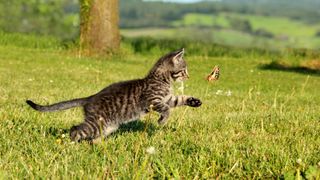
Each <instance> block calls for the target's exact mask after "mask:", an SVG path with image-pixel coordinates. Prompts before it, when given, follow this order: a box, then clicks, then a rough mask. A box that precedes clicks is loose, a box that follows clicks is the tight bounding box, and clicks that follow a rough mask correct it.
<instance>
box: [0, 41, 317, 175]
mask: <svg viewBox="0 0 320 180" xmlns="http://www.w3.org/2000/svg"><path fill="white" fill-rule="evenodd" d="M32 42H33V40H32V39H31V40H30V44H31V45H32V44H33V43H32ZM123 45H124V46H123V51H125V52H126V53H124V54H122V55H119V56H114V57H109V58H105V59H102V58H77V57H75V56H74V55H73V54H71V53H70V52H69V51H65V50H56V49H51V48H49V49H37V48H33V47H27V46H28V44H27V45H26V46H25V47H22V46H19V45H18V46H14V44H11V45H3V44H0V94H1V96H0V117H1V118H0V134H1V136H0V177H2V178H3V179H7V178H14V179H22V178H28V179H29V178H32V179H38V178H44V179H47V178H52V179H57V178H65V179H68V178H72V179H76V178H83V179H87V178H90V179H91V178H92V179H95V178H99V179H100V178H106V177H108V178H119V179H120V178H121V179H147V178H159V179H169V178H170V179H171V178H176V179H182V178H184V179H213V178H224V179H230V178H234V179H244V178H245V179H266V178H271V179H275V178H289V179H290V178H294V177H296V178H298V177H300V176H302V177H304V178H309V179H312V177H313V178H316V177H317V178H319V177H320V175H319V173H320V172H319V168H320V167H319V161H320V159H319V157H320V156H319V149H320V126H319V117H320V107H319V103H318V102H320V96H319V90H318V88H317V87H320V81H319V76H317V75H308V74H299V73H294V72H286V71H275V70H262V69H260V68H259V67H260V65H261V64H263V63H269V62H271V61H272V58H271V56H270V57H269V56H267V55H265V56H261V57H260V58H259V57H257V56H251V55H249V54H248V55H247V56H245V53H246V51H244V53H243V56H241V57H238V58H235V57H233V56H228V55H227V54H226V55H223V56H199V55H188V54H187V56H186V59H187V61H188V66H189V71H190V72H189V73H190V76H191V79H190V80H188V81H187V82H186V83H185V90H184V91H185V93H186V94H191V95H194V96H195V97H199V98H200V99H202V101H203V106H201V107H200V108H197V109H193V108H188V107H182V108H177V109H174V110H173V111H172V114H171V117H170V119H169V121H168V123H167V124H166V125H165V126H163V127H161V126H158V125H157V123H156V120H157V118H158V116H157V115H156V114H154V113H151V114H150V115H147V116H145V117H143V118H142V119H141V121H139V122H135V123H131V124H127V125H126V126H123V127H122V128H121V129H120V130H119V131H118V132H116V133H114V134H113V135H112V136H110V137H109V138H107V139H106V141H104V142H103V143H101V144H99V145H94V146H92V145H90V144H88V143H85V142H84V143H77V144H72V143H71V142H70V140H69V137H68V129H69V128H70V127H71V126H72V125H75V124H77V123H79V122H81V121H82V113H81V110H80V109H71V110H67V111H63V112H57V113H39V112H36V111H33V110H32V109H30V108H29V107H28V106H27V105H26V104H25V102H24V101H25V100H26V99H32V100H35V101H36V102H39V103H42V104H47V103H53V102H57V101H61V100H66V99H70V98H76V97H83V96H88V95H91V94H93V93H95V92H97V91H99V90H101V89H102V88H103V87H105V86H106V85H108V84H110V83H113V82H117V81H121V80H126V79H133V78H139V77H143V76H144V75H145V74H146V73H147V71H148V70H149V69H150V68H151V66H152V64H153V63H154V62H155V60H156V59H157V58H158V57H159V54H160V53H159V52H160V51H159V52H158V53H156V52H153V53H149V54H136V53H132V52H133V50H131V49H130V46H129V45H128V44H123ZM177 48H180V47H177ZM186 51H187V52H188V49H186ZM214 65H219V66H220V68H221V78H220V80H219V81H218V82H216V83H212V84H208V83H207V82H206V81H205V80H204V77H205V76H206V75H207V74H208V73H209V72H210V70H211V68H212V67H213V66H214ZM207 87H208V91H206V89H207ZM228 91H230V92H231V95H230V93H229V95H227V93H226V92H228ZM206 92H207V93H206ZM176 93H179V91H176ZM150 147H153V148H154V149H155V152H154V153H152V151H151V153H150ZM151 149H152V148H151ZM148 152H149V153H148Z"/></svg>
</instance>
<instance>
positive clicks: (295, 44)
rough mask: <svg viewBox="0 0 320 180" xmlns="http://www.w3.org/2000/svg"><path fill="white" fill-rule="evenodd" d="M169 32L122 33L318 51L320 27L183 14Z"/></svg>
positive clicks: (275, 20) (228, 15)
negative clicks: (237, 24) (247, 28)
mask: <svg viewBox="0 0 320 180" xmlns="http://www.w3.org/2000/svg"><path fill="white" fill-rule="evenodd" d="M230 19H240V20H246V21H248V22H249V23H250V25H251V27H252V31H257V30H261V29H262V30H265V31H267V32H270V33H272V34H273V36H274V37H273V38H265V37H259V36H254V35H253V34H250V33H248V32H241V31H238V30H235V29H233V27H231V25H230ZM171 25H172V26H173V27H171V28H140V29H123V30H122V34H123V35H124V36H126V37H141V36H150V37H153V38H173V39H174V38H180V39H192V40H194V39H196V40H200V41H204V42H215V43H219V44H226V45H232V46H239V47H243V46H245V47H259V48H268V49H285V48H308V49H319V47H320V37H316V33H317V32H318V31H320V24H319V25H311V24H306V23H303V22H300V21H298V20H292V19H289V18H284V17H272V16H258V15H245V14H238V13H220V14H216V15H210V14H197V13H189V14H186V15H185V16H184V17H183V18H182V19H181V20H176V21H173V22H172V23H171Z"/></svg>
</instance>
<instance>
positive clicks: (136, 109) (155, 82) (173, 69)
mask: <svg viewBox="0 0 320 180" xmlns="http://www.w3.org/2000/svg"><path fill="white" fill-rule="evenodd" d="M183 54H184V49H182V50H179V51H176V52H171V53H169V54H167V55H165V56H163V57H162V58H160V59H159V60H158V61H157V62H156V64H155V65H154V67H153V68H152V69H151V70H150V72H149V73H148V75H147V76H146V77H145V78H143V79H136V80H131V81H125V82H119V83H115V84H111V85H110V86H108V87H106V88H104V89H103V90H102V91H100V92H98V93H97V94H95V95H92V96H90V97H87V98H80V99H75V100H70V101H64V102H60V103H56V104H53V105H49V106H41V105H38V104H35V103H33V102H32V101H30V100H28V101H27V103H28V104H29V105H30V106H31V107H32V108H34V109H35V110H38V111H56V110H63V109H68V108H72V107H76V106H83V109H84V115H85V119H84V121H83V122H82V123H81V124H79V125H76V126H73V127H72V128H71V130H70V138H71V140H72V141H81V140H89V141H91V140H92V141H95V140H97V139H99V138H101V137H106V136H108V135H109V134H111V133H113V132H114V131H116V130H117V129H118V127H119V126H120V125H121V124H123V123H127V122H130V121H134V120H137V119H138V118H139V117H140V116H141V115H143V114H146V113H148V112H149V111H150V110H151V109H150V108H152V110H154V111H156V112H158V113H159V114H160V118H159V120H158V123H159V124H164V123H165V122H166V121H167V119H168V117H169V115H170V108H173V107H177V106H184V105H187V106H191V107H198V106H200V105H201V101H200V100H199V99H196V98H193V97H191V96H184V95H183V96H175V95H173V94H172V91H171V89H172V82H173V81H183V80H186V79H188V78H189V75H188V72H187V65H186V62H185V60H184V59H183Z"/></svg>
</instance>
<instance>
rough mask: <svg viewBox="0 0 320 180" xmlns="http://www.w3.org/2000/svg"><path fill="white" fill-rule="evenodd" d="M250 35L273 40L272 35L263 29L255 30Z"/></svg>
mask: <svg viewBox="0 0 320 180" xmlns="http://www.w3.org/2000/svg"><path fill="white" fill-rule="evenodd" d="M252 34H253V35H256V36H261V37H265V38H273V37H274V35H273V34H272V33H271V32H269V31H267V30H265V29H257V30H255V31H254V32H252Z"/></svg>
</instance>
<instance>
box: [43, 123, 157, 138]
mask: <svg viewBox="0 0 320 180" xmlns="http://www.w3.org/2000/svg"><path fill="white" fill-rule="evenodd" d="M156 130H157V127H156V126H155V125H154V124H152V123H148V122H142V121H140V120H137V121H132V122H129V123H127V124H122V125H121V126H120V127H119V129H118V130H117V131H116V132H114V133H112V134H111V136H114V135H119V134H120V135H121V134H124V133H127V132H143V131H145V132H146V133H147V134H148V136H152V135H153V134H154V133H155V132H156ZM46 132H47V133H48V134H51V135H52V136H54V137H56V138H57V137H59V136H61V135H62V134H69V133H70V129H69V128H68V129H60V128H55V127H50V128H48V129H47V131H46Z"/></svg>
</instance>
